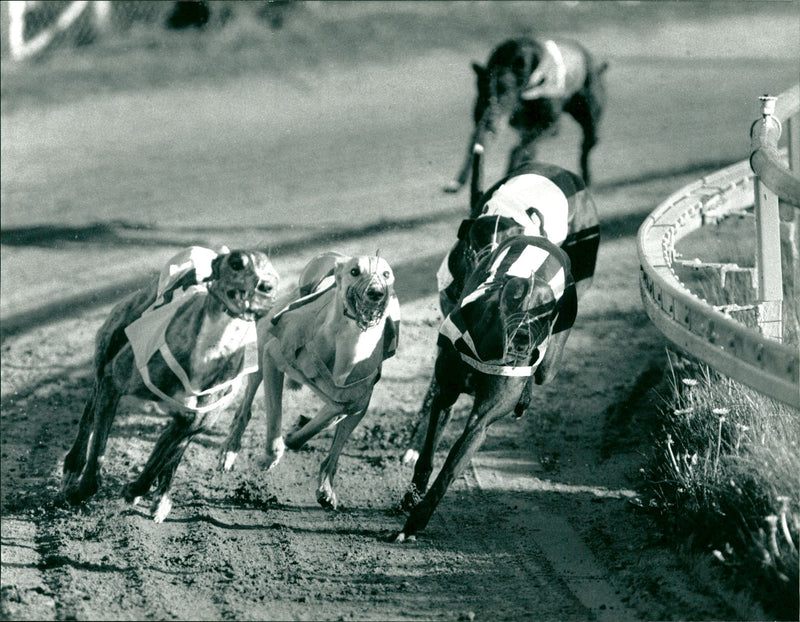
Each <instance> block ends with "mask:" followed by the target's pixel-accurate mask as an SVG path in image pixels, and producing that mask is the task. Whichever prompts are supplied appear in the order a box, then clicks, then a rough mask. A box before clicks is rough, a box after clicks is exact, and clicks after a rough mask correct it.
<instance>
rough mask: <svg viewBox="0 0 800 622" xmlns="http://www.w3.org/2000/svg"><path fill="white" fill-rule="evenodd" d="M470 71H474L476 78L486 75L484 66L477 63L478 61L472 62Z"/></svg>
mask: <svg viewBox="0 0 800 622" xmlns="http://www.w3.org/2000/svg"><path fill="white" fill-rule="evenodd" d="M472 71H474V72H475V75H477V76H478V80H480V79H481V78H483V77H484V76H486V67H484V66H483V65H479V64H478V63H472Z"/></svg>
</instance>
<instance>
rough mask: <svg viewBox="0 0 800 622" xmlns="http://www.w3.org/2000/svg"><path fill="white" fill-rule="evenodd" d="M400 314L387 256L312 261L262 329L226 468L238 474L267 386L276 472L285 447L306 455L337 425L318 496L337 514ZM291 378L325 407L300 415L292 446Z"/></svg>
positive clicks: (270, 464) (270, 451)
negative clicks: (339, 478)
mask: <svg viewBox="0 0 800 622" xmlns="http://www.w3.org/2000/svg"><path fill="white" fill-rule="evenodd" d="M399 310H400V307H399V304H398V302H397V297H396V296H395V293H394V273H393V272H392V269H391V267H390V266H389V264H388V263H387V261H386V260H385V259H383V258H382V257H379V256H377V255H374V256H367V255H362V256H356V257H348V256H344V255H341V254H339V253H333V252H331V253H325V254H323V255H320V256H318V257H316V258H314V259H312V260H311V261H310V262H309V263H308V265H307V266H306V267H305V269H304V270H303V272H302V274H301V275H300V280H299V285H298V287H297V289H296V290H294V291H292V292H290V293H289V294H288V295H286V296H284V297H282V298H281V299H280V300H279V301H278V302H277V303H276V304H275V307H274V311H275V312H274V313H272V314H271V315H269V316H268V317H265V318H264V319H263V320H261V321H259V322H258V349H259V352H260V360H259V369H258V373H257V374H253V375H252V376H251V377H250V378H249V380H248V385H247V389H246V392H245V397H244V399H243V401H242V402H241V404H240V406H239V408H238V410H237V411H236V415H235V417H234V421H233V424H232V426H231V430H230V434H229V435H228V438H227V440H226V441H225V443H224V445H223V448H222V452H221V455H220V467H221V468H222V469H223V470H230V469H231V468H233V464H234V461H235V460H236V457H237V455H238V452H239V451H240V449H241V441H242V435H243V434H244V431H245V429H246V427H247V425H248V423H249V421H250V418H251V409H252V402H253V398H254V397H255V393H256V391H257V389H258V385H259V384H260V383H261V381H262V379H263V381H264V395H265V398H266V407H267V458H266V462H267V468H268V469H269V470H271V469H273V468H274V467H275V466H276V465H277V464H278V462H279V461H280V460H281V457H282V456H283V454H284V452H285V448H286V447H288V448H289V449H294V450H296V449H300V448H301V447H302V446H303V445H304V444H305V443H306V442H307V441H308V440H309V439H311V438H312V437H313V436H315V435H316V434H318V433H319V432H321V431H322V430H324V429H326V428H329V427H332V426H336V432H335V434H334V437H333V443H332V444H331V448H330V451H329V452H328V456H327V458H326V459H325V460H324V461H323V462H322V465H321V467H320V471H319V479H318V486H317V491H316V495H317V501H318V502H319V504H320V505H322V506H323V507H325V508H329V509H336V507H337V505H338V499H337V495H336V492H335V490H334V487H333V481H334V477H335V475H336V470H337V466H338V462H339V456H340V454H341V452H342V449H343V448H344V445H345V443H346V442H347V439H348V438H349V437H350V434H351V433H352V432H353V430H354V429H355V427H356V426H357V425H358V423H359V422H360V421H361V419H362V418H363V417H364V415H365V414H366V411H367V408H368V406H369V403H370V400H371V398H372V392H373V389H374V387H375V384H376V383H377V382H378V380H379V379H380V377H381V367H382V364H383V361H384V360H386V359H387V358H389V357H391V356H393V355H394V353H395V350H396V349H397V342H398V337H399V329H400V317H399ZM284 377H288V378H289V380H290V381H291V383H292V384H291V385H290V387H294V388H296V387H299V386H301V385H306V386H308V387H310V388H311V389H312V390H313V391H314V392H315V393H316V394H317V395H318V396H319V397H320V398H321V399H322V401H323V403H324V406H323V408H322V409H321V410H320V411H319V412H318V413H317V415H316V416H314V417H313V418H312V417H307V416H305V415H301V417H300V418H299V419H298V423H297V424H296V426H295V429H294V430H293V431H292V432H291V433H290V434H288V435H287V436H286V439H285V441H284V437H283V434H282V417H283V404H282V402H283V385H284Z"/></svg>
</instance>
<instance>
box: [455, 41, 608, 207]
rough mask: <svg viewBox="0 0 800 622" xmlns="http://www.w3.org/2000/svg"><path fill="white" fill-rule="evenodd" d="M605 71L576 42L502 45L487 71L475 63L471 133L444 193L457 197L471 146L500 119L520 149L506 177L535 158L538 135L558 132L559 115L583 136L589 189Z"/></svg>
mask: <svg viewBox="0 0 800 622" xmlns="http://www.w3.org/2000/svg"><path fill="white" fill-rule="evenodd" d="M607 67H608V64H607V63H602V64H598V63H596V62H595V60H594V58H593V57H592V55H591V54H590V53H589V52H588V51H587V50H586V49H585V48H584V47H583V46H582V45H580V44H578V43H575V42H572V41H551V40H545V39H532V38H527V37H525V38H519V39H511V40H509V41H505V42H503V43H501V44H500V45H499V46H497V47H496V48H495V49H494V51H493V52H492V54H491V56H490V57H489V61H488V63H487V65H486V67H482V66H480V65H478V64H476V63H473V64H472V68H473V69H474V70H475V73H476V74H477V87H478V94H477V98H476V100H475V109H474V121H475V129H474V131H473V133H472V137H471V139H470V142H469V147H468V149H467V157H466V160H465V162H464V165H463V166H462V167H461V170H460V171H459V173H458V176H457V177H456V179H455V180H453V181H452V182H450V184H448V185H447V186H446V187H445V191H446V192H458V190H460V189H461V187H462V186H463V185H464V184H465V183H466V181H467V177H468V176H469V172H470V164H471V162H472V153H473V148H474V146H475V145H476V144H481V145H485V144H486V142H485V141H486V138H487V134H489V133H492V134H493V133H495V132H496V131H497V129H498V126H499V124H500V123H499V122H500V120H501V119H503V118H507V119H508V123H509V125H510V126H511V127H512V128H513V129H514V130H515V131H516V132H517V133H518V134H519V144H518V145H517V146H516V147H514V148H513V149H512V151H511V154H510V156H509V163H508V169H507V171H508V172H509V173H510V172H511V171H512V170H514V169H515V168H517V167H518V166H519V164H520V163H521V162H522V161H523V160H524V159H528V160H534V159H535V157H536V154H535V142H536V141H537V140H538V139H539V138H540V137H541V136H543V135H546V134H548V133H551V134H555V133H557V131H558V121H559V118H560V116H561V112H562V111H565V112H567V113H569V114H570V115H571V116H572V118H574V119H575V121H577V122H578V125H580V127H581V130H582V131H583V142H582V144H581V157H580V165H581V175H582V176H583V181H584V183H585V184H586V185H589V183H590V181H591V178H590V173H589V152H590V151H591V150H592V148H593V147H594V146H595V145H596V144H597V141H598V126H599V124H600V118H601V117H602V114H603V108H604V106H605V100H606V94H605V84H604V80H603V73H604V72H605V70H606V69H607Z"/></svg>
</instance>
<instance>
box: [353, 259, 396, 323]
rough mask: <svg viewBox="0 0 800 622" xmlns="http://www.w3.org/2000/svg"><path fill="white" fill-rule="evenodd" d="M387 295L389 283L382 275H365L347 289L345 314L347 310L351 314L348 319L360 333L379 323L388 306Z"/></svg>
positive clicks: (388, 293)
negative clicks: (351, 320)
mask: <svg viewBox="0 0 800 622" xmlns="http://www.w3.org/2000/svg"><path fill="white" fill-rule="evenodd" d="M389 295H390V288H389V283H388V281H387V280H386V279H384V278H383V276H382V275H380V274H377V273H371V274H366V275H364V276H363V277H361V278H359V279H358V280H357V281H355V282H353V283H351V284H350V286H349V287H348V288H347V291H346V292H345V300H346V302H347V306H346V308H345V312H347V309H348V308H349V309H350V311H351V312H352V315H351V316H350V317H352V319H354V320H355V322H356V325H357V326H358V327H359V329H361V331H365V330H367V329H368V328H372V327H373V326H377V325H378V324H379V323H380V321H381V318H382V317H383V315H384V313H385V312H386V308H387V306H388V305H389ZM348 315H349V314H348Z"/></svg>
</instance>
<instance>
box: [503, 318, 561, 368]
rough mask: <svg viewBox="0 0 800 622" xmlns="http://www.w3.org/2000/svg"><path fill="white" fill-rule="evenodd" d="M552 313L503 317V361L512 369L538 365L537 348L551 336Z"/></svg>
mask: <svg viewBox="0 0 800 622" xmlns="http://www.w3.org/2000/svg"><path fill="white" fill-rule="evenodd" d="M549 319H550V312H544V313H535V312H533V311H521V312H518V313H513V314H508V315H503V360H504V362H505V364H506V365H509V366H511V367H522V366H527V365H532V364H534V363H536V360H537V359H538V358H539V356H538V353H537V348H538V347H539V346H540V345H541V344H542V343H544V342H545V340H546V339H547V337H548V336H549V334H550V322H549Z"/></svg>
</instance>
